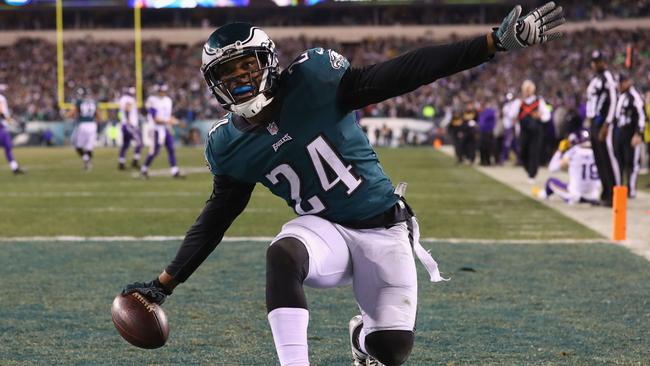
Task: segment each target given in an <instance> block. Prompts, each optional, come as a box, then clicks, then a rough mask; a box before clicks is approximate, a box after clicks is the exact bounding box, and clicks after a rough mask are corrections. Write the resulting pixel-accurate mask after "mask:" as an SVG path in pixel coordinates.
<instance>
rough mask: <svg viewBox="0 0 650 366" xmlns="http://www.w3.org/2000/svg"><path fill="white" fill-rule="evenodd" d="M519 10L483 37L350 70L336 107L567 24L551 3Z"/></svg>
mask: <svg viewBox="0 0 650 366" xmlns="http://www.w3.org/2000/svg"><path fill="white" fill-rule="evenodd" d="M520 14H521V6H519V5H517V6H515V7H514V9H512V11H511V12H510V13H509V14H508V16H507V17H506V18H505V19H504V20H503V22H502V23H501V25H500V26H499V27H498V28H495V29H494V30H493V32H491V33H489V34H487V35H486V36H480V37H477V38H474V39H472V40H466V41H461V42H456V43H451V44H447V45H441V46H431V47H424V48H420V49H417V50H415V51H411V52H408V53H406V54H404V55H401V56H398V57H396V58H394V59H391V60H388V61H386V62H382V63H379V64H375V65H371V66H366V67H362V68H352V67H351V68H349V69H348V70H347V71H346V72H345V74H344V75H343V77H342V79H341V82H340V84H339V88H338V96H337V98H338V103H339V106H340V107H341V108H342V109H343V110H346V111H350V110H354V109H359V108H362V107H365V106H367V105H369V104H373V103H377V102H381V101H383V100H386V99H389V98H392V97H395V96H398V95H401V94H404V93H408V92H410V91H413V90H415V89H417V88H419V87H420V86H422V85H426V84H429V83H432V82H434V81H435V80H437V79H439V78H442V77H445V76H449V75H452V74H455V73H457V72H459V71H463V70H467V69H470V68H472V67H475V66H477V65H480V64H482V63H484V62H486V61H488V60H489V59H491V58H492V57H493V55H494V53H495V52H496V51H510V50H516V49H521V48H526V47H529V46H532V45H535V44H539V43H544V42H547V41H551V40H554V39H557V38H560V37H561V35H562V34H561V33H549V32H550V31H551V30H552V29H554V28H556V27H558V26H560V25H561V24H563V23H564V22H565V19H564V17H563V16H562V7H556V6H555V3H554V2H549V3H547V4H545V5H543V6H541V7H539V8H537V9H535V10H533V11H531V12H530V13H528V14H526V15H524V16H521V17H520Z"/></svg>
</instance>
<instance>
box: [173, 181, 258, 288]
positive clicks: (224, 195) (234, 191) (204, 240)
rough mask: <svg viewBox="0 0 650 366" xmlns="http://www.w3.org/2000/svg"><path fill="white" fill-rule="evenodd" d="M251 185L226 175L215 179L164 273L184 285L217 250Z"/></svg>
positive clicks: (248, 198)
mask: <svg viewBox="0 0 650 366" xmlns="http://www.w3.org/2000/svg"><path fill="white" fill-rule="evenodd" d="M254 187H255V185H254V184H242V183H238V182H235V181H233V180H232V179H231V178H229V177H227V176H215V177H214V188H213V190H212V194H211V195H210V199H208V201H207V202H206V204H205V207H204V208H203V211H202V212H201V214H200V215H199V217H198V218H197V219H196V222H195V223H194V225H192V227H190V229H189V230H188V231H187V233H186V234H185V239H184V240H183V244H181V247H180V248H179V249H178V252H177V253H176V257H175V258H174V260H172V262H171V263H170V264H169V265H168V266H167V268H166V269H165V271H166V272H167V273H168V274H170V275H171V276H172V277H174V279H175V280H177V281H179V282H184V281H185V280H186V279H187V278H188V277H190V275H191V274H192V273H193V272H194V271H195V270H196V269H197V268H198V267H199V266H200V265H201V263H203V261H204V260H205V259H206V258H207V257H208V256H209V255H210V253H212V251H213V250H214V248H216V247H217V245H218V244H219V242H221V239H222V238H223V235H224V233H225V232H226V230H228V228H229V227H230V224H232V222H233V221H234V220H235V218H236V217H237V216H239V214H240V213H241V212H242V211H243V210H244V208H245V207H246V205H247V204H248V201H249V200H250V197H251V193H252V192H253V188H254Z"/></svg>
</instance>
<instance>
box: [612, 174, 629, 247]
mask: <svg viewBox="0 0 650 366" xmlns="http://www.w3.org/2000/svg"><path fill="white" fill-rule="evenodd" d="M612 222H613V227H612V239H613V240H614V241H622V240H625V239H626V229H627V228H626V225H627V187H626V186H615V187H614V202H613V205H612Z"/></svg>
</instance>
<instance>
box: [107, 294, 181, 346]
mask: <svg viewBox="0 0 650 366" xmlns="http://www.w3.org/2000/svg"><path fill="white" fill-rule="evenodd" d="M111 317H112V319H113V324H114V325H115V328H117V331H118V332H119V333H120V335H121V336H122V338H124V339H125V340H126V341H127V342H129V343H131V344H132V345H134V346H137V347H140V348H149V349H151V348H159V347H162V346H163V345H164V344H165V342H167V337H168V336H169V326H168V325H167V316H166V315H165V312H164V311H163V310H162V308H161V307H160V306H158V304H155V303H152V302H150V301H149V300H147V298H146V297H144V296H142V295H141V294H139V293H137V292H132V293H130V294H126V295H122V294H120V295H117V297H115V300H113V306H112V307H111Z"/></svg>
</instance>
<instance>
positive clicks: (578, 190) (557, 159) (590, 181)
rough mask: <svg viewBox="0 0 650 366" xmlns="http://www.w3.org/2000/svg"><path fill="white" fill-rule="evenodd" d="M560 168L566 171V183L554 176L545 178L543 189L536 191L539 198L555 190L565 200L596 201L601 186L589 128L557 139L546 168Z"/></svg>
mask: <svg viewBox="0 0 650 366" xmlns="http://www.w3.org/2000/svg"><path fill="white" fill-rule="evenodd" d="M560 169H565V170H568V171H569V183H568V184H567V183H564V182H562V181H561V180H559V179H557V178H549V179H548V180H547V181H546V185H545V187H544V189H543V190H541V191H539V193H537V195H538V197H539V198H544V199H547V198H550V197H551V195H553V194H557V195H558V196H559V197H560V198H561V199H562V200H564V202H566V203H568V204H574V203H579V202H588V203H592V204H597V203H599V197H600V191H601V189H602V187H601V184H600V178H599V177H598V168H597V167H596V159H595V157H594V152H593V150H592V149H591V142H590V141H589V132H587V131H586V130H581V131H578V132H574V133H572V134H571V135H569V138H568V139H567V140H563V141H562V143H560V148H559V149H558V150H557V151H556V152H555V154H554V155H553V158H551V162H550V163H549V164H548V170H549V171H550V172H556V171H559V170H560Z"/></svg>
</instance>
